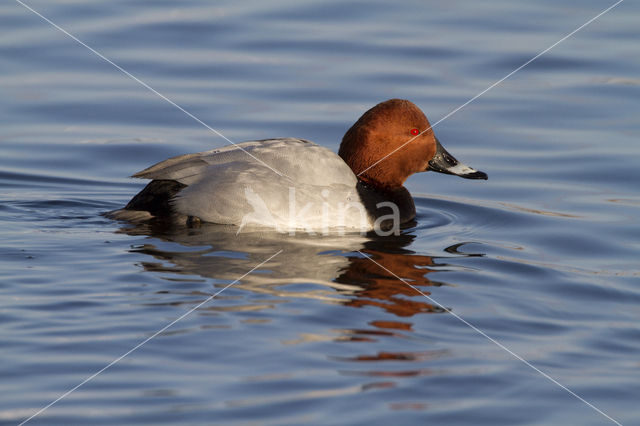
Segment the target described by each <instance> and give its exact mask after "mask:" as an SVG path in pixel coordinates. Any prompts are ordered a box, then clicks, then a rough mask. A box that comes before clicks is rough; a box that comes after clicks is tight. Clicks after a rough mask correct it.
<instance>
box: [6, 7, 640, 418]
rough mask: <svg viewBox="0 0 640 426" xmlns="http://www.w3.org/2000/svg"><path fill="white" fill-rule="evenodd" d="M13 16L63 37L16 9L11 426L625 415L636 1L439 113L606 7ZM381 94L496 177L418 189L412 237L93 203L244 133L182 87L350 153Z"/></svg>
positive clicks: (420, 181) (412, 182)
mask: <svg viewBox="0 0 640 426" xmlns="http://www.w3.org/2000/svg"><path fill="white" fill-rule="evenodd" d="M26 4H27V5H28V6H29V7H31V8H33V9H34V10H35V11H37V12H38V13H41V14H42V15H43V16H44V17H46V18H47V19H49V20H51V21H52V22H53V23H55V25H58V26H59V27H60V28H55V27H54V26H52V25H51V24H50V23H48V22H46V21H45V20H44V19H43V18H42V17H39V16H38V15H36V14H35V13H34V12H33V11H30V10H29V9H27V8H26V7H25V6H24V5H22V4H20V2H16V1H13V0H7V1H6V2H3V4H2V5H0V236H1V237H0V342H1V346H0V347H1V350H0V395H2V396H1V397H0V424H2V425H5V424H6V425H15V424H20V423H21V422H23V421H24V420H27V419H29V418H30V417H31V416H33V415H34V414H36V413H38V415H37V416H35V417H32V418H31V419H30V420H29V422H28V424H34V425H35V424H42V425H69V424H94V425H103V424H104V425H107V424H108V425H123V424H150V425H158V424H163V425H170V424H176V425H200V424H239V425H247V424H250V425H254V424H255V425H286V424H335V425H343V424H349V425H361V424H362V425H364V424H367V425H371V424H381V425H389V424H447V425H549V424H576V425H578V424H579V425H601V424H615V422H619V423H621V424H638V423H639V420H638V419H640V406H639V405H638V396H639V395H640V361H639V356H638V355H639V354H640V325H639V324H640V308H639V307H638V305H639V304H640V284H639V283H640V264H639V259H640V191H639V188H640V187H639V182H640V167H638V164H640V144H639V139H640V121H639V120H638V116H639V112H640V104H639V101H640V77H639V76H640V48H639V46H640V44H639V43H638V22H639V20H640V6H638V3H634V2H632V1H629V0H627V1H624V2H622V3H620V4H619V5H618V6H616V7H615V8H613V9H612V10H611V11H609V12H608V13H606V14H604V15H603V16H601V17H600V18H598V19H596V20H595V21H593V22H592V23H590V24H589V25H587V26H586V27H584V28H583V29H581V30H580V31H578V32H577V33H576V34H574V35H572V36H571V37H569V38H567V39H566V40H564V41H562V42H561V43H560V44H558V45H556V46H555V47H553V49H551V50H549V51H548V52H546V53H545V54H543V55H542V56H540V57H539V58H538V59H536V60H535V61H533V62H532V63H530V64H529V65H527V66H526V67H524V68H523V69H522V70H520V71H518V72H517V73H515V74H513V75H512V76H510V77H509V78H508V79H506V80H505V81H503V82H501V83H500V84H499V85H496V86H495V87H493V88H491V90H489V91H487V92H486V93H484V94H482V96H480V97H478V98H477V99H475V100H474V101H473V102H471V103H470V104H468V105H466V106H465V107H464V108H461V109H459V110H457V111H456V112H455V113H454V114H451V115H450V116H448V114H449V113H450V112H452V111H454V110H456V108H458V107H459V106H461V105H463V104H465V103H466V102H467V101H468V100H470V99H472V98H473V97H474V96H475V95H477V94H479V93H481V92H483V91H484V90H485V89H487V88H489V87H490V86H491V85H492V84H494V83H495V82H497V81H499V80H500V79H502V78H503V77H505V76H507V75H508V74H509V73H511V72H512V71H513V70H515V69H517V68H518V67H519V66H521V65H522V64H524V63H525V62H526V61H528V60H529V59H531V58H533V57H534V56H536V55H537V54H538V53H540V52H542V51H543V50H545V49H546V48H548V47H550V46H552V45H553V44H554V43H556V42H557V41H559V40H561V39H562V38H563V37H565V36H566V35H568V34H569V33H571V32H572V31H573V30H575V29H576V28H578V27H580V26H581V25H582V24H584V23H586V22H587V21H589V20H590V19H591V18H593V17H595V16H596V15H598V14H599V13H600V12H602V11H603V10H605V9H606V8H608V7H609V6H611V5H612V4H613V2H610V1H603V0H589V1H582V2H571V1H565V0H562V1H550V0H544V1H540V2H513V1H506V0H505V1H499V0H497V1H489V2H474V1H471V0H459V1H448V2H422V1H406V2H401V3H390V2H383V1H373V2H371V1H368V2H363V1H350V0H347V1H344V0H341V1H318V0H316V1H307V2H299V1H287V0H274V1H268V2H259V1H253V0H249V1H241V2H238V1H218V2H199V1H194V0H186V1H180V2H178V1H175V0H167V1H135V2H134V1H130V0H122V1H109V2H105V1H97V0H82V1H78V0H47V1H44V0H28V1H27V2H26ZM61 29H63V30H65V31H68V32H69V33H70V34H72V35H73V36H75V37H77V39H78V40H79V41H80V42H82V43H85V44H86V46H83V45H82V44H80V43H79V42H78V41H76V40H73V39H72V38H71V37H70V35H69V34H64V33H63V32H62V30H61ZM87 46H89V47H90V48H92V49H95V51H96V52H99V53H100V54H102V55H104V58H101V57H99V56H98V55H97V54H96V52H92V51H90V50H89V49H88V48H87ZM105 58H107V59H108V60H109V61H113V63H115V64H117V65H118V66H120V67H122V69H123V70H126V72H128V73H131V74H132V75H133V76H135V77H136V78H138V79H139V80H140V81H142V82H144V83H145V84H147V85H148V86H149V87H144V86H143V85H141V84H140V82H138V81H135V80H134V79H132V78H131V76H128V75H125V74H124V73H123V72H122V71H120V70H118V69H117V68H115V67H114V65H113V64H112V63H109V62H107V61H106V60H105ZM149 88H153V89H154V90H155V91H156V92H153V91H152V90H149ZM163 97H165V98H166V99H163ZM389 98H405V99H410V100H412V101H413V102H415V103H416V104H417V105H418V106H420V107H421V108H422V109H423V110H424V111H425V112H426V113H427V115H428V116H429V118H430V120H431V122H432V123H437V124H435V126H434V131H435V133H436V134H437V135H438V138H439V139H440V141H441V142H442V143H443V145H444V146H446V147H447V149H448V150H449V151H450V152H451V153H453V154H454V155H455V156H456V157H458V158H459V159H461V160H463V161H464V162H465V163H468V164H469V165H471V166H473V167H476V168H478V169H480V170H483V171H485V172H487V173H488V174H489V180H488V181H486V182H485V181H468V180H463V179H458V178H455V177H452V176H446V175H436V174H434V173H422V174H419V175H415V176H413V177H411V178H410V179H409V180H408V182H407V187H408V188H409V190H410V191H411V192H412V194H413V195H414V197H415V200H416V207H417V211H418V215H417V218H416V221H415V223H412V224H411V225H410V226H409V227H407V228H406V229H404V230H403V232H402V235H400V236H392V237H376V236H358V235H356V236H350V237H336V236H328V237H326V236H325V237H323V236H316V237H310V236H307V235H296V236H288V235H279V234H268V233H257V232H243V233H241V234H239V235H237V236H236V234H235V232H234V231H233V230H229V229H225V228H221V227H220V226H215V225H205V226H202V227H201V228H191V229H158V228H156V227H153V226H137V227H132V226H128V225H126V224H124V223H120V222H115V221H112V220H110V219H108V218H106V217H104V216H102V215H101V214H102V213H103V212H105V211H109V210H113V209H116V208H119V207H121V206H123V205H124V204H125V203H126V202H127V201H128V200H129V199H130V198H131V197H132V196H133V195H134V194H135V193H136V192H137V191H139V190H140V189H141V188H142V187H143V185H144V182H141V181H137V180H134V179H130V178H128V177H127V176H130V175H131V174H133V173H135V172H137V171H139V170H142V169H144V168H145V167H147V166H149V165H151V164H153V163H155V162H157V161H160V160H163V159H165V158H167V157H170V156H173V155H178V154H182V153H187V152H198V151H203V150H208V149H211V148H214V147H219V146H223V145H226V144H228V142H227V141H226V140H224V139H223V138H222V137H220V136H219V135H217V134H215V133H214V132H212V131H211V130H209V129H207V127H205V126H204V125H203V124H202V123H199V122H198V121H196V120H194V118H193V117H190V116H188V115H187V114H185V112H184V111H181V110H179V109H178V108H176V106H174V105H171V104H170V103H169V102H167V99H170V100H171V101H173V102H175V103H176V104H177V105H179V106H180V107H182V108H184V109H185V110H186V111H188V112H189V113H191V114H193V116H195V117H197V118H198V119H199V120H201V121H202V122H203V123H206V125H208V126H211V127H212V128H214V129H216V130H217V131H219V132H221V133H222V134H223V135H224V136H225V137H227V138H229V139H230V140H232V141H234V142H239V141H244V140H252V139H263V138H269V137H285V136H291V137H301V138H305V139H310V140H313V141H315V142H317V143H319V144H321V145H324V146H326V147H328V148H330V149H332V150H334V151H335V150H337V149H338V146H339V143H340V140H341V138H342V135H343V134H344V132H345V131H346V129H348V128H349V127H350V126H351V124H352V123H353V122H354V121H355V120H356V119H357V118H358V117H359V116H360V115H361V114H362V113H363V112H364V111H365V110H367V109H368V108H370V107H372V106H373V105H375V104H377V103H378V102H381V101H383V100H386V99H389ZM447 116H448V117H447ZM444 117H447V118H446V119H444V120H442V121H440V120H441V119H442V118H444ZM280 251H281V252H280ZM276 253H278V254H277V256H275V257H273V258H272V259H271V260H269V261H268V262H266V263H264V264H263V265H261V266H259V267H258V268H257V269H256V270H254V271H253V272H251V273H250V274H248V275H246V276H245V274H247V272H249V271H251V270H252V269H253V268H255V267H256V266H258V265H260V264H261V263H262V262H264V261H265V260H267V259H269V258H270V256H273V255H274V254H276ZM369 258H371V259H372V260H374V261H375V262H373V261H372V260H370V259H369ZM236 281H237V282H236ZM403 281H404V282H403ZM231 283H234V284H233V285H232V286H230V287H228V288H226V289H225V290H224V291H223V292H221V293H220V294H218V295H217V296H216V297H215V298H213V299H212V300H208V299H210V298H211V296H212V295H214V294H216V293H217V292H219V291H220V290H222V289H223V288H224V287H225V286H228V285H229V284H231ZM407 283H408V284H411V286H413V287H415V288H412V287H411V286H409V285H408V284H407ZM416 289H417V290H419V291H420V292H421V293H423V294H420V293H419V292H417V291H416ZM205 301H206V303H205V304H203V305H202V306H200V307H199V308H198V309H197V310H195V311H194V312H192V313H190V314H189V315H186V316H185V317H184V318H182V319H180V320H179V321H177V322H176V323H175V324H173V325H171V326H170V327H168V328H166V329H164V327H165V326H167V325H169V324H171V323H172V321H174V320H176V319H178V318H180V317H181V316H182V315H184V314H185V313H187V312H189V311H190V310H191V309H193V308H195V307H196V306H198V304H200V303H201V302H205ZM160 330H163V331H161V332H160V333H159V334H158V335H155V333H157V332H158V331H160ZM149 338H150V339H149ZM146 339H149V340H148V341H147V342H146V343H144V344H143V345H142V346H139V347H137V349H135V351H133V352H131V353H129V351H130V350H131V349H133V348H136V346H137V345H139V344H140V343H142V342H145V340H146ZM124 354H127V355H126V356H125V357H122V355H124ZM121 357H122V358H121ZM106 366H109V368H108V369H106V370H104V371H103V372H102V373H100V374H98V375H96V376H95V377H91V376H92V375H94V374H95V373H97V372H99V371H101V370H102V369H103V368H104V367H106ZM88 378H91V380H89V381H87V382H85V383H84V384H82V385H81V386H80V387H78V388H77V389H75V390H74V391H73V392H71V393H68V394H66V395H65V393H66V392H67V391H70V390H72V389H74V387H76V386H77V385H79V384H81V383H83V381H85V380H86V379H88ZM61 396H64V397H63V398H62V399H59V400H58V398H60V397H61ZM56 400H57V402H55V404H53V405H51V406H50V407H49V408H47V409H46V410H44V411H42V412H39V410H41V409H42V408H44V407H46V406H47V405H49V404H50V403H52V402H54V401H56Z"/></svg>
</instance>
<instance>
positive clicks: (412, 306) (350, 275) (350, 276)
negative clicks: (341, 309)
mask: <svg viewBox="0 0 640 426" xmlns="http://www.w3.org/2000/svg"><path fill="white" fill-rule="evenodd" d="M361 251H362V253H365V254H367V255H369V256H371V257H372V258H373V259H374V260H375V261H376V262H377V263H379V264H380V265H382V266H384V268H383V267H381V266H379V265H378V264H377V263H374V262H372V261H371V260H369V259H366V258H363V257H359V256H353V257H350V258H349V260H350V265H349V268H348V269H347V270H346V271H345V272H344V273H343V274H341V275H340V276H339V277H338V278H337V279H336V281H338V282H354V281H358V282H360V283H366V286H364V287H363V288H362V290H360V291H358V292H357V293H356V296H357V297H355V298H353V299H351V300H350V301H349V302H347V304H348V305H349V306H356V307H362V306H378V307H380V308H382V309H384V310H386V311H387V312H390V313H392V314H395V315H398V316H401V317H406V316H412V315H415V314H419V313H428V312H443V311H444V310H443V309H442V308H441V307H439V306H434V305H432V304H429V303H427V302H426V301H424V300H426V299H418V300H415V299H414V297H415V296H416V291H415V290H414V289H413V288H411V287H409V286H408V285H406V284H405V283H404V282H402V281H400V280H399V279H398V278H397V277H396V276H395V275H397V276H399V277H401V278H402V279H404V280H406V281H407V282H409V283H411V285H413V286H415V287H418V288H420V287H423V286H432V285H434V283H432V282H431V281H430V280H429V279H428V278H427V277H425V275H426V274H428V273H429V272H432V271H433V270H432V269H428V268H426V267H427V266H433V260H432V258H431V256H420V255H416V254H406V253H388V252H384V251H379V250H373V249H364V250H361ZM385 268H386V269H385ZM389 271H392V272H393V274H395V275H393V274H391V273H389ZM437 285H440V284H439V283H438V284H437ZM422 291H423V292H424V293H425V294H427V295H428V294H430V292H428V291H425V290H422ZM398 296H406V297H398Z"/></svg>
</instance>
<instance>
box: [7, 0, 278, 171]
mask: <svg viewBox="0 0 640 426" xmlns="http://www.w3.org/2000/svg"><path fill="white" fill-rule="evenodd" d="M15 1H16V2H18V3H19V4H21V5H22V6H24V7H25V8H26V9H28V10H30V11H31V12H33V13H35V14H36V15H38V16H39V17H40V18H42V19H43V20H44V21H46V22H47V23H49V24H51V25H52V26H53V27H54V28H56V29H57V30H59V31H60V32H62V33H64V34H66V35H67V36H69V37H70V38H72V39H73V40H74V41H76V42H77V43H79V44H81V45H82V46H84V47H86V48H87V49H89V50H90V51H91V52H92V53H94V54H95V55H96V56H98V57H99V58H100V59H102V60H104V61H106V62H108V63H109V64H111V65H113V66H114V67H115V68H116V69H117V70H118V71H120V72H122V73H123V74H124V75H126V76H127V77H129V78H131V79H132V80H134V81H135V82H137V83H139V84H141V85H142V86H144V87H145V88H147V89H149V90H150V91H152V92H153V93H155V94H156V95H158V96H160V97H161V98H162V99H164V100H165V101H167V102H169V103H170V104H171V105H173V106H174V107H176V108H178V109H179V110H180V111H182V112H183V113H185V114H186V115H188V116H189V117H191V118H193V119H194V120H195V121H197V122H198V123H200V124H202V125H203V126H204V127H206V128H207V129H209V130H211V131H212V132H213V133H215V134H216V135H218V136H220V137H221V138H223V139H224V140H226V141H227V142H229V143H230V144H232V145H234V146H235V147H236V148H239V149H240V150H241V151H244V153H245V154H247V155H248V156H250V157H251V158H253V159H254V160H256V161H257V162H259V163H261V164H262V165H263V166H265V167H267V168H269V169H270V170H271V171H272V172H274V173H275V174H277V175H278V176H283V177H288V176H286V175H285V174H284V173H281V172H279V171H278V170H276V169H274V168H273V167H271V166H270V165H268V164H267V163H265V162H264V161H262V160H261V159H259V158H257V157H255V156H254V155H253V154H251V153H250V152H249V151H247V150H246V149H244V148H243V147H241V146H240V145H238V144H236V143H235V142H233V141H232V140H231V139H229V138H227V137H226V136H225V135H223V134H222V133H220V132H219V131H218V130H216V129H214V128H213V127H211V126H209V125H208V124H207V123H205V122H204V121H202V120H200V119H199V118H198V117H196V116H195V115H193V114H192V113H190V112H189V111H187V110H186V109H184V108H183V107H181V106H180V105H178V104H177V103H175V102H174V101H172V100H171V99H169V98H167V97H166V96H165V95H163V94H162V93H160V92H158V91H157V90H156V89H154V88H153V87H151V86H149V85H148V84H147V83H145V82H144V81H142V80H140V79H139V78H138V77H136V76H135V75H133V74H131V73H130V72H129V71H127V70H125V69H124V68H122V67H121V66H120V65H118V64H116V63H115V62H113V61H112V60H111V59H109V58H107V57H106V56H104V55H103V54H102V53H100V52H98V51H97V50H95V49H94V48H93V47H91V46H89V45H88V44H86V43H85V42H83V41H82V40H80V39H79V38H78V37H76V36H74V35H73V34H71V33H70V32H69V31H67V30H65V29H64V28H62V27H61V26H59V25H58V24H56V23H55V22H53V21H52V20H50V19H49V18H47V17H46V16H44V15H42V14H41V13H40V12H38V11H36V10H34V9H33V8H32V7H30V6H29V5H27V4H25V3H24V2H22V1H21V0H15Z"/></svg>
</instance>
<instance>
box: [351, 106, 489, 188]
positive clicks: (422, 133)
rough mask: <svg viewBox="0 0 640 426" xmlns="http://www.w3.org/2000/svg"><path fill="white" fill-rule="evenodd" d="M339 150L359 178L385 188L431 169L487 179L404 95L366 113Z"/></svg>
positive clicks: (396, 185)
mask: <svg viewBox="0 0 640 426" xmlns="http://www.w3.org/2000/svg"><path fill="white" fill-rule="evenodd" d="M338 154H339V155H340V157H342V159H343V160H344V161H345V162H346V163H347V164H348V165H349V167H351V170H353V172H354V173H355V174H356V176H358V178H359V179H361V180H362V181H364V182H366V183H369V184H371V185H374V186H377V187H380V188H385V189H393V188H398V187H401V186H402V185H403V184H404V182H405V181H406V180H407V178H408V177H409V176H411V175H412V174H414V173H418V172H426V171H429V170H431V171H434V172H439V173H447V174H452V175H456V176H460V177H463V178H467V179H487V175H486V174H485V173H483V172H480V171H477V170H474V169H472V168H471V167H468V166H465V165H464V164H462V163H460V162H459V161H458V160H456V159H455V158H454V157H453V156H452V155H451V154H449V153H448V152H447V151H446V150H445V149H444V148H443V147H442V145H440V142H439V141H438V139H437V138H436V137H435V135H434V134H433V130H432V129H431V125H430V124H429V120H427V117H426V116H425V115H424V113H423V112H422V111H421V110H420V108H418V107H417V106H416V105H414V104H413V103H412V102H410V101H407V100H403V99H390V100H388V101H385V102H382V103H379V104H378V105H376V106H374V107H373V108H371V109H370V110H369V111H367V112H365V113H364V114H363V115H362V117H360V118H359V119H358V121H356V122H355V124H354V125H353V126H351V128H350V129H349V130H347V133H345V135H344V137H343V138H342V143H341V144H340V151H339V152H338Z"/></svg>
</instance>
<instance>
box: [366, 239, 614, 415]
mask: <svg viewBox="0 0 640 426" xmlns="http://www.w3.org/2000/svg"><path fill="white" fill-rule="evenodd" d="M357 251H358V253H360V254H361V255H362V256H364V257H366V258H367V259H369V260H370V261H372V262H373V263H375V264H376V265H378V266H379V267H381V268H382V269H384V270H385V271H387V272H388V273H390V274H391V275H393V276H394V277H396V278H397V279H399V280H400V281H402V282H403V283H405V284H406V285H408V286H409V287H411V288H412V289H414V290H415V291H416V292H418V293H419V294H421V295H422V296H424V297H426V298H427V299H429V300H430V301H431V302H432V303H434V304H436V305H438V306H439V307H441V308H442V309H444V310H445V311H447V312H448V313H450V314H451V315H453V316H454V317H455V318H456V319H458V320H460V321H461V322H462V323H463V324H465V325H466V326H468V327H470V328H471V329H473V330H474V331H476V332H477V333H478V334H480V335H482V336H484V337H485V338H487V339H488V340H489V341H490V342H492V343H494V344H495V345H496V346H498V347H499V348H500V349H503V350H504V351H506V352H508V353H509V354H511V355H512V356H513V357H514V358H516V359H518V360H520V361H522V362H523V363H524V364H526V365H527V366H529V367H531V368H532V369H533V370H535V371H536V372H538V373H540V374H541V375H542V376H543V377H545V378H546V379H548V380H550V381H551V382H553V383H555V384H556V385H558V386H560V387H561V388H562V389H564V390H565V391H567V392H568V393H569V394H571V395H573V396H574V397H576V398H577V399H579V400H580V401H582V402H584V403H585V404H587V405H588V406H589V407H591V408H593V409H594V410H596V411H597V412H598V413H600V414H602V415H603V416H605V417H606V418H607V419H609V420H611V421H612V422H613V423H615V424H617V425H619V426H622V423H620V422H618V421H617V420H615V419H614V418H612V417H611V416H609V415H607V414H606V413H605V412H604V411H602V410H601V409H599V408H598V407H596V406H595V405H593V404H592V403H590V402H589V401H587V400H586V399H584V398H582V397H581V396H580V395H578V394H577V393H575V392H574V391H572V390H571V389H569V388H567V387H566V386H564V385H563V384H562V383H560V382H558V381H557V380H556V379H554V378H553V377H551V376H550V375H548V374H547V373H545V372H544V371H542V370H540V369H539V368H538V367H536V366H535V365H533V364H531V363H530V362H529V361H527V360H526V359H524V358H523V357H521V356H520V355H518V354H517V353H515V352H513V351H512V350H511V349H509V348H507V347H506V346H505V345H503V344H502V343H500V342H498V341H497V340H495V339H494V338H492V337H491V336H489V335H488V334H487V333H485V332H484V331H482V330H480V329H479V328H478V327H476V326H475V325H473V324H471V323H470V322H469V321H467V320H465V319H464V318H462V317H461V316H460V315H458V314H456V313H455V312H453V311H452V310H451V309H447V308H446V307H445V306H443V305H442V304H441V303H440V302H438V301H437V300H435V299H434V298H433V297H431V296H429V295H428V294H426V293H424V292H423V291H421V290H420V289H419V288H417V287H416V286H414V285H413V284H411V283H409V282H407V280H405V279H403V278H400V277H399V276H398V275H396V274H395V273H394V272H393V271H390V270H389V269H387V268H386V267H384V266H383V265H381V264H380V263H378V262H376V261H375V260H374V259H373V258H372V257H371V256H368V255H366V254H365V253H363V252H361V251H360V250H357Z"/></svg>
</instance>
